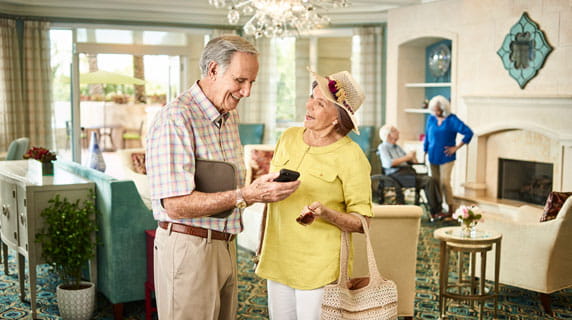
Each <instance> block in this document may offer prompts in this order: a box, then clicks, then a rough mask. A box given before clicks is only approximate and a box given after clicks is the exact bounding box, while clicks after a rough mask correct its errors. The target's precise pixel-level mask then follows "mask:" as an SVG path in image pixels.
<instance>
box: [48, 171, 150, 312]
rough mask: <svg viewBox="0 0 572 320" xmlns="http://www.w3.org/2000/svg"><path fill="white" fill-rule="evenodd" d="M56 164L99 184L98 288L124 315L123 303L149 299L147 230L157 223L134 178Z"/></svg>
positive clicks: (116, 309) (97, 185)
mask: <svg viewBox="0 0 572 320" xmlns="http://www.w3.org/2000/svg"><path fill="white" fill-rule="evenodd" d="M56 166H58V167H60V168H63V169H64V170H67V171H70V172H73V173H75V174H78V175H80V176H83V177H85V178H86V179H88V180H91V181H93V182H94V183H95V184H96V206H97V209H98V211H99V215H98V217H97V221H98V228H99V230H98V241H99V244H98V247H97V274H98V281H97V290H98V291H99V292H101V293H102V294H103V295H104V296H105V297H106V298H107V299H108V300H109V301H110V302H111V303H112V304H114V312H115V318H116V319H117V318H121V316H122V308H123V303H125V302H130V301H137V300H143V299H145V289H144V283H145V280H146V275H147V272H146V251H145V233H144V231H145V230H148V229H155V228H156V226H157V224H156V222H155V220H154V219H153V215H152V213H151V211H150V210H149V209H148V208H147V207H146V206H145V204H144V203H143V201H142V200H141V197H140V196H139V192H138V191H137V188H136V187H135V184H134V183H133V181H131V180H117V179H115V178H113V177H111V176H108V175H106V174H104V173H101V172H99V171H97V170H94V169H91V168H86V167H84V166H81V165H80V164H78V163H75V162H68V161H62V160H58V161H56Z"/></svg>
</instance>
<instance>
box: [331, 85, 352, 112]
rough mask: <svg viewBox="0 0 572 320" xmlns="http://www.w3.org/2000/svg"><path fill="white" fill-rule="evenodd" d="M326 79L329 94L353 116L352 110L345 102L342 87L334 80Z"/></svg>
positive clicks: (344, 93)
mask: <svg viewBox="0 0 572 320" xmlns="http://www.w3.org/2000/svg"><path fill="white" fill-rule="evenodd" d="M326 79H328V89H330V92H331V93H332V94H333V95H334V97H336V101H337V102H338V103H339V104H341V105H343V106H344V107H346V108H347V109H348V110H349V111H350V112H351V113H352V114H353V113H354V110H353V109H352V107H350V105H349V104H348V103H347V102H346V99H347V98H346V91H345V90H344V88H342V86H341V85H340V84H339V83H338V82H337V81H336V80H333V79H330V78H328V77H326Z"/></svg>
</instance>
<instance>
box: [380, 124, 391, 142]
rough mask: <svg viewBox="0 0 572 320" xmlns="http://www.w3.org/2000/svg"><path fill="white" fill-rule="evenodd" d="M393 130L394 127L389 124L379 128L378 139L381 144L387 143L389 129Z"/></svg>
mask: <svg viewBox="0 0 572 320" xmlns="http://www.w3.org/2000/svg"><path fill="white" fill-rule="evenodd" d="M393 128H394V126H393V125H392V124H389V123H388V124H386V125H384V126H383V127H381V128H379V138H380V139H381V141H382V142H386V141H387V136H389V134H390V133H391V129H393Z"/></svg>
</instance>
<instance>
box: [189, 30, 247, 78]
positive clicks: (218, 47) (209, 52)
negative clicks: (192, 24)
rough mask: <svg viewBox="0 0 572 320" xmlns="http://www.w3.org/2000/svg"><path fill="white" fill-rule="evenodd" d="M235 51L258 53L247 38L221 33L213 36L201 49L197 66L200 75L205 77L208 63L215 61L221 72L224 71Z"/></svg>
mask: <svg viewBox="0 0 572 320" xmlns="http://www.w3.org/2000/svg"><path fill="white" fill-rule="evenodd" d="M235 52H244V53H250V54H253V55H258V51H257V50H256V48H255V47H254V45H252V43H250V42H249V41H248V40H246V39H244V38H242V37H239V36H235V35H223V36H220V37H218V38H214V39H212V40H211V41H209V42H208V43H207V45H206V46H205V48H204V49H203V54H202V56H201V61H200V62H199V66H200V68H201V75H202V76H203V77H206V76H207V74H208V71H209V64H210V63H211V62H213V61H214V62H215V63H216V64H217V65H219V67H220V68H221V72H222V73H225V72H226V68H227V67H228V65H229V64H230V59H231V58H232V55H233V54H234V53H235Z"/></svg>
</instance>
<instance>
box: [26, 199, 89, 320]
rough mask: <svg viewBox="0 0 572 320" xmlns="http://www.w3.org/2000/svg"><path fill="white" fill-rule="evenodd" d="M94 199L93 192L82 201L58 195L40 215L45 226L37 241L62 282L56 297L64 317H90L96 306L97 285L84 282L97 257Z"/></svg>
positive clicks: (38, 234)
mask: <svg viewBox="0 0 572 320" xmlns="http://www.w3.org/2000/svg"><path fill="white" fill-rule="evenodd" d="M94 199H95V195H94V193H93V192H91V193H90V196H89V198H88V199H85V200H83V201H82V202H81V203H80V200H79V199H78V200H76V201H75V202H70V201H68V200H67V199H66V198H63V199H60V196H59V195H56V196H55V197H54V198H52V199H50V200H49V201H48V203H49V206H48V207H46V208H45V209H44V210H42V212H41V214H40V216H41V217H42V218H43V219H44V223H45V226H44V228H42V230H40V232H39V233H37V234H36V242H38V243H40V244H41V246H42V257H43V258H44V259H45V261H46V263H48V264H50V265H52V267H53V269H54V270H55V271H56V272H57V274H58V275H59V277H60V279H61V281H62V283H61V284H60V285H58V287H57V290H56V296H57V301H58V308H59V311H60V315H61V316H62V318H63V319H73V320H82V319H85V320H87V319H90V318H91V315H92V314H93V311H94V308H95V285H94V284H93V283H91V282H85V281H81V275H82V269H83V267H84V266H85V265H86V264H87V262H88V261H89V260H90V259H91V258H93V257H94V256H95V245H96V243H95V237H94V233H95V231H97V225H96V222H95V215H96V212H97V211H96V209H95V204H94Z"/></svg>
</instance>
